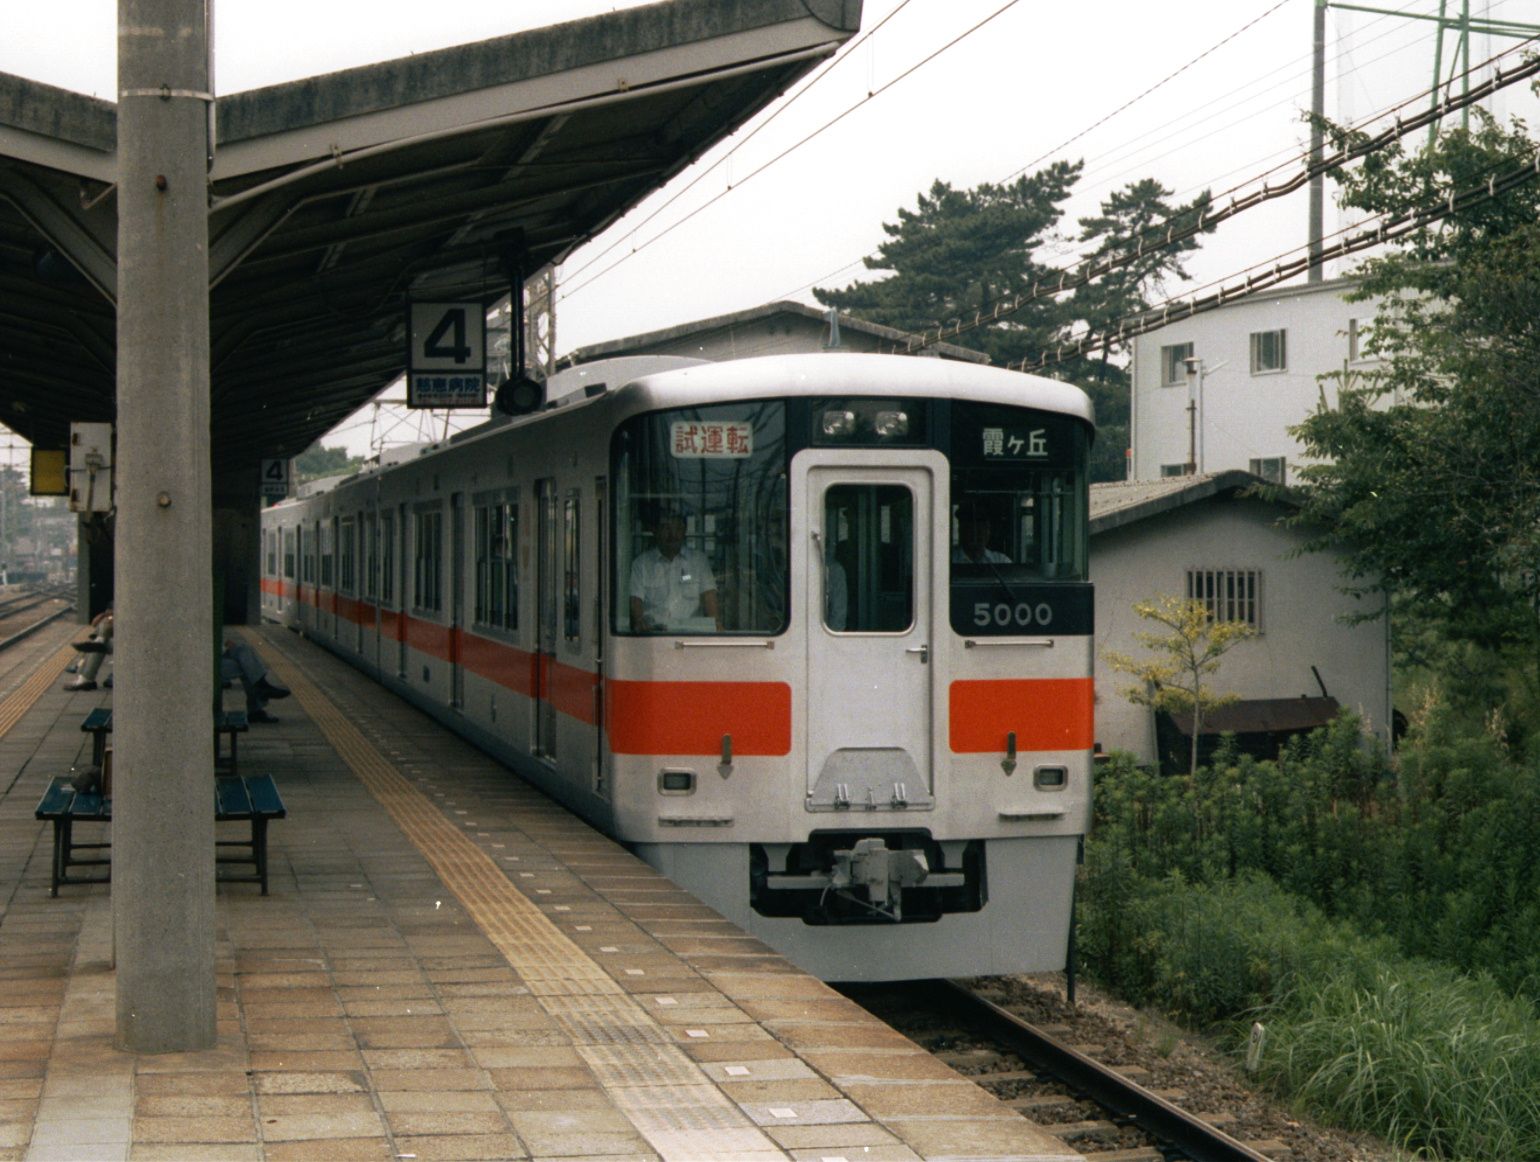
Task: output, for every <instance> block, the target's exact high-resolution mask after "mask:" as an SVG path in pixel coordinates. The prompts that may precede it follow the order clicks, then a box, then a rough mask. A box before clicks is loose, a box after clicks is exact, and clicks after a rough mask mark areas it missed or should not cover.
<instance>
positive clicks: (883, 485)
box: [804, 453, 939, 812]
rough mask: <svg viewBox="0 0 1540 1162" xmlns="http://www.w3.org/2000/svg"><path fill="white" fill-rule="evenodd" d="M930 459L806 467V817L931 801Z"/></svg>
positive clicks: (933, 677) (933, 701) (933, 486)
mask: <svg viewBox="0 0 1540 1162" xmlns="http://www.w3.org/2000/svg"><path fill="white" fill-rule="evenodd" d="M931 458H934V457H933V454H932V456H927V455H926V454H924V453H916V454H915V457H914V460H913V461H912V462H910V463H902V462H900V463H895V464H893V465H892V466H887V465H886V464H884V465H882V466H878V465H876V464H873V465H871V466H854V467H853V466H850V465H849V464H848V462H847V463H846V464H844V465H834V464H829V465H818V464H816V463H815V464H813V465H811V466H809V467H808V468H807V475H806V488H805V493H804V495H805V503H806V508H805V509H804V511H806V512H807V513H808V527H809V530H810V537H809V541H810V543H809V544H808V546H807V553H808V557H807V561H808V565H809V567H808V568H807V570H806V572H807V577H808V585H807V593H808V597H807V601H806V603H805V604H806V609H805V613H804V618H805V624H806V628H807V643H808V644H807V676H808V685H807V712H806V719H807V759H808V762H807V807H808V809H809V810H811V811H846V810H848V811H852V812H865V811H873V810H875V811H903V810H906V809H909V808H921V807H927V806H930V805H931V804H932V803H933V802H934V794H933V789H934V782H933V777H932V770H933V761H934V760H933V754H934V745H935V732H936V723H935V719H936V705H937V701H936V700H937V697H938V693H937V679H936V670H937V667H936V666H935V665H933V664H932V658H931V652H932V649H933V648H934V641H935V636H934V624H933V621H934V616H935V610H934V599H933V593H934V592H935V580H936V572H937V564H936V560H935V557H936V553H937V549H936V547H935V545H936V534H935V531H934V526H935V520H934V506H935V492H936V483H935V482H936V479H937V476H938V469H937V468H936V466H935V465H934V464H929V463H925V462H924V461H925V460H927V459H931ZM935 459H938V460H939V458H935Z"/></svg>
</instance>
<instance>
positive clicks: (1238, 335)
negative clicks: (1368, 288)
mask: <svg viewBox="0 0 1540 1162" xmlns="http://www.w3.org/2000/svg"><path fill="white" fill-rule="evenodd" d="M1356 286H1357V283H1356V281H1354V280H1351V279H1337V280H1333V281H1330V282H1318V283H1308V284H1306V285H1304V286H1298V287H1288V288H1285V289H1282V290H1277V291H1270V292H1266V293H1262V294H1257V295H1253V296H1250V297H1247V298H1244V299H1238V300H1236V301H1235V302H1234V303H1232V304H1229V305H1226V306H1223V307H1220V308H1218V309H1215V310H1211V311H1207V312H1205V313H1203V314H1200V315H1194V316H1193V317H1191V318H1188V319H1182V320H1180V321H1178V322H1174V323H1171V324H1170V325H1169V326H1165V327H1161V328H1159V329H1157V330H1154V331H1151V332H1149V333H1148V334H1145V335H1140V336H1139V337H1137V338H1136V339H1135V340H1134V346H1133V369H1132V370H1133V388H1132V400H1131V412H1132V414H1131V417H1130V423H1129V444H1130V447H1131V450H1132V464H1131V466H1130V479H1132V480H1159V479H1161V478H1162V477H1166V476H1179V475H1182V474H1183V473H1184V472H1186V471H1189V470H1190V469H1189V467H1188V466H1189V464H1192V465H1195V470H1196V472H1198V473H1200V474H1201V473H1215V472H1224V471H1227V470H1229V469H1232V468H1234V469H1240V470H1241V471H1246V472H1253V473H1255V474H1257V475H1258V476H1261V477H1263V478H1265V479H1267V480H1271V481H1276V482H1278V483H1285V484H1286V483H1292V482H1293V481H1294V479H1295V472H1296V471H1297V467H1298V465H1299V464H1300V463H1301V460H1302V452H1301V449H1300V445H1299V442H1298V441H1297V440H1296V439H1295V438H1294V437H1293V436H1292V435H1290V434H1289V429H1290V428H1291V427H1292V426H1294V425H1295V424H1298V423H1300V422H1301V421H1302V420H1304V419H1305V418H1306V417H1307V416H1309V415H1310V414H1311V413H1312V412H1314V411H1315V410H1316V409H1317V407H1319V406H1320V405H1321V403H1322V402H1325V403H1327V404H1328V405H1329V406H1335V404H1336V399H1337V387H1336V384H1335V382H1322V381H1321V380H1320V379H1319V377H1320V376H1322V375H1325V374H1327V373H1329V372H1333V371H1337V372H1340V371H1343V370H1344V369H1346V370H1348V371H1352V370H1354V369H1365V368H1369V367H1372V366H1373V363H1372V362H1370V361H1367V360H1365V359H1363V358H1362V354H1363V350H1364V339H1365V337H1366V335H1367V332H1368V326H1369V323H1370V322H1371V320H1372V319H1373V316H1374V305H1373V304H1372V303H1349V302H1346V301H1345V299H1344V296H1345V295H1346V294H1347V292H1349V291H1351V290H1353V289H1354V288H1355V287H1356Z"/></svg>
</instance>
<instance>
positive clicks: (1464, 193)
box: [1009, 152, 1540, 371]
mask: <svg viewBox="0 0 1540 1162" xmlns="http://www.w3.org/2000/svg"><path fill="white" fill-rule="evenodd" d="M1536 179H1540V152H1537V153H1536V154H1535V156H1534V157H1533V158H1531V159H1530V160H1529V161H1527V162H1524V163H1522V164H1520V165H1513V166H1509V167H1507V168H1505V169H1503V170H1501V171H1493V172H1492V173H1489V174H1488V175H1487V179H1486V181H1485V182H1484V183H1482V184H1480V185H1477V186H1471V187H1468V188H1466V189H1464V190H1461V191H1459V192H1456V191H1453V190H1451V191H1449V192H1448V193H1445V194H1440V195H1439V196H1438V197H1437V198H1435V199H1432V200H1430V201H1428V202H1426V203H1424V204H1423V205H1422V206H1419V207H1418V208H1416V209H1414V210H1409V211H1402V212H1400V213H1396V214H1388V213H1387V214H1380V215H1377V216H1376V219H1375V224H1374V225H1368V224H1360V225H1358V226H1355V227H1351V228H1349V229H1345V230H1341V231H1338V232H1337V234H1336V235H1334V237H1338V238H1340V241H1338V242H1336V243H1334V244H1333V245H1331V246H1327V247H1324V248H1323V249H1322V251H1321V254H1320V259H1319V260H1321V261H1330V260H1331V259H1335V258H1343V257H1346V256H1347V255H1349V254H1356V253H1358V252H1360V251H1363V250H1368V249H1370V248H1372V247H1375V246H1382V245H1384V244H1385V243H1387V242H1394V241H1396V240H1397V239H1399V238H1404V237H1405V236H1406V235H1408V234H1411V233H1414V232H1415V231H1417V230H1420V229H1422V228H1423V227H1425V226H1429V225H1432V224H1433V223H1435V222H1439V221H1442V220H1443V219H1445V218H1448V217H1450V216H1451V215H1453V214H1456V213H1461V212H1463V211H1465V210H1469V209H1472V208H1474V207H1476V206H1479V205H1481V204H1483V203H1485V202H1489V201H1495V200H1496V199H1497V198H1498V197H1500V196H1501V195H1503V194H1505V193H1507V192H1508V191H1509V190H1511V189H1515V188H1517V187H1518V186H1521V185H1524V184H1526V183H1528V182H1532V181H1535V180H1536ZM1301 250H1306V248H1305V247H1297V248H1296V249H1295V250H1293V251H1289V252H1287V253H1288V255H1292V256H1293V257H1285V256H1280V257H1279V258H1278V260H1276V261H1275V262H1274V263H1273V265H1272V266H1271V267H1270V268H1267V269H1265V270H1261V272H1260V273H1251V272H1244V273H1245V278H1244V281H1243V282H1240V283H1235V284H1230V285H1218V287H1217V289H1216V290H1214V291H1213V292H1211V293H1209V294H1206V295H1199V294H1190V295H1186V296H1181V297H1178V298H1173V299H1168V300H1167V301H1166V302H1165V303H1162V304H1160V305H1158V306H1156V307H1152V308H1151V309H1150V310H1149V311H1145V312H1141V313H1140V314H1139V315H1137V316H1133V317H1131V318H1129V319H1124V320H1122V321H1120V322H1119V324H1118V327H1117V330H1116V332H1115V333H1114V334H1115V336H1116V338H1117V339H1119V340H1123V339H1129V338H1132V337H1133V336H1135V335H1142V334H1145V333H1146V332H1149V331H1153V330H1155V329H1156V328H1158V327H1164V326H1166V325H1167V324H1168V323H1173V322H1178V321H1180V320H1182V319H1186V318H1191V317H1192V316H1193V315H1198V314H1203V313H1204V312H1206V311H1211V310H1214V309H1215V308H1218V307H1222V306H1225V305H1226V304H1228V303H1231V302H1235V301H1236V300H1238V299H1242V298H1245V297H1247V296H1249V295H1253V294H1256V293H1257V292H1258V291H1261V290H1266V289H1268V288H1269V287H1273V286H1277V285H1278V284H1279V283H1282V282H1286V281H1287V280H1288V279H1290V278H1293V277H1295V276H1296V275H1298V274H1300V273H1302V272H1303V271H1305V270H1306V269H1307V268H1308V267H1309V266H1310V265H1311V264H1312V262H1314V261H1317V259H1315V258H1312V256H1311V255H1310V254H1309V253H1308V251H1307V252H1306V253H1303V254H1301V253H1300V251H1301ZM1257 270H1259V268H1258V267H1252V268H1251V271H1257ZM1232 277H1237V278H1238V277H1240V276H1239V275H1236V276H1232ZM1210 285H1214V284H1210ZM1110 337H1111V336H1109V335H1108V334H1107V333H1105V332H1103V333H1100V334H1098V333H1096V332H1092V331H1089V330H1088V331H1087V332H1086V333H1085V334H1084V335H1082V336H1081V337H1080V338H1078V339H1075V340H1072V341H1070V342H1067V343H1063V344H1060V345H1059V346H1058V347H1056V348H1055V349H1054V351H1053V352H1052V353H1049V352H1047V351H1044V352H1043V353H1042V354H1041V355H1040V356H1039V357H1038V358H1037V359H1035V360H1034V359H1023V360H1020V361H1018V362H1015V363H1012V364H1010V365H1009V366H1010V367H1012V368H1015V369H1016V370H1020V371H1025V370H1028V369H1029V368H1039V369H1041V368H1046V367H1049V366H1052V365H1054V364H1058V363H1062V362H1064V361H1065V360H1066V359H1072V358H1074V357H1076V356H1078V355H1083V354H1085V353H1086V352H1087V351H1091V350H1094V349H1095V348H1097V347H1098V346H1100V345H1101V344H1102V343H1104V342H1106V341H1107V339H1108V338H1110Z"/></svg>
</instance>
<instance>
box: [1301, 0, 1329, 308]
mask: <svg viewBox="0 0 1540 1162" xmlns="http://www.w3.org/2000/svg"><path fill="white" fill-rule="evenodd" d="M1313 32H1314V35H1313V46H1312V47H1313V49H1314V51H1313V52H1312V54H1311V60H1312V61H1313V66H1312V68H1311V80H1310V114H1311V122H1310V167H1311V170H1312V173H1311V176H1310V238H1309V245H1310V251H1309V254H1310V266H1309V269H1308V270H1307V271H1306V274H1305V281H1306V282H1320V281H1321V265H1322V260H1321V252H1322V249H1323V240H1322V236H1323V235H1324V234H1325V231H1326V225H1325V222H1326V175H1325V174H1323V173H1321V172H1320V168H1319V167H1320V165H1321V160H1322V157H1323V147H1324V144H1325V141H1324V137H1325V133H1324V130H1323V129H1322V128H1321V119H1322V118H1323V117H1325V116H1326V0H1315V26H1314V30H1313Z"/></svg>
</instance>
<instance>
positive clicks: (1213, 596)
mask: <svg viewBox="0 0 1540 1162" xmlns="http://www.w3.org/2000/svg"><path fill="white" fill-rule="evenodd" d="M1187 599H1188V600H1189V601H1201V602H1203V604H1204V607H1205V608H1207V610H1208V615H1209V617H1210V618H1212V619H1213V620H1214V621H1241V622H1245V623H1246V624H1247V625H1249V626H1251V628H1252V629H1254V630H1256V631H1257V632H1258V633H1261V632H1262V572H1261V570H1259V569H1189V570H1187Z"/></svg>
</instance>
